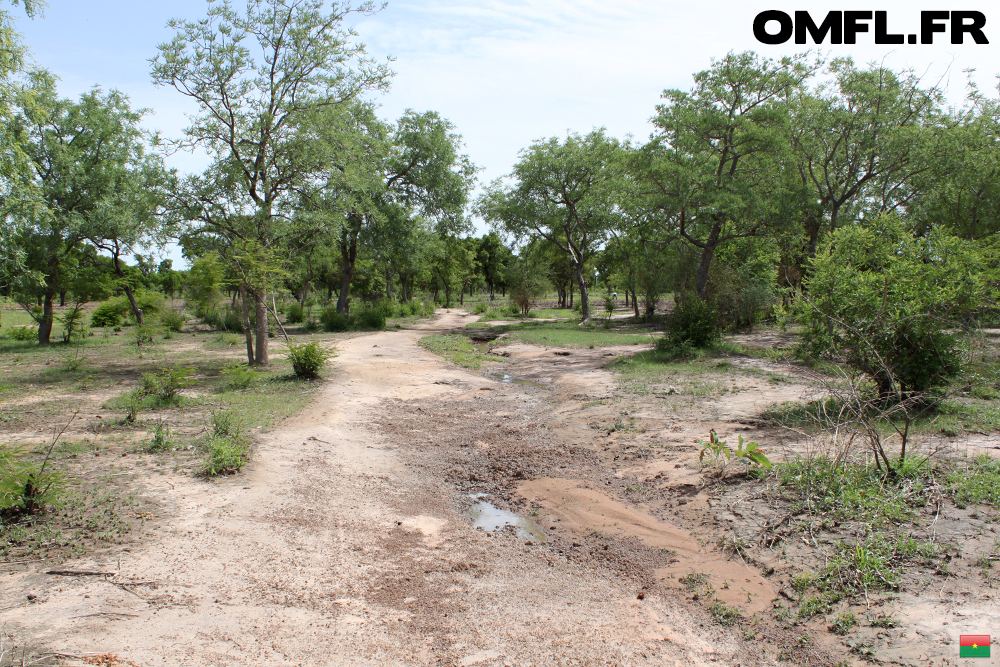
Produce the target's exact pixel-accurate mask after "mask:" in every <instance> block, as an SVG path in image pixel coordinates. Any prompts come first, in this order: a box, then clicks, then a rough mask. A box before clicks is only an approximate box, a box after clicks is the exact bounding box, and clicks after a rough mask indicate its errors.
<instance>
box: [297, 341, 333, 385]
mask: <svg viewBox="0 0 1000 667" xmlns="http://www.w3.org/2000/svg"><path fill="white" fill-rule="evenodd" d="M335 356H337V351H336V350H333V349H330V348H322V347H320V346H319V343H317V342H312V343H303V344H301V345H296V344H295V343H289V344H288V358H289V359H290V360H291V361H292V369H293V370H294V371H295V375H297V376H298V377H303V378H311V377H317V376H318V375H319V371H320V369H321V368H323V366H325V365H326V363H327V361H329V360H330V359H332V358H333V357H335Z"/></svg>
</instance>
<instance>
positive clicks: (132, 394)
mask: <svg viewBox="0 0 1000 667" xmlns="http://www.w3.org/2000/svg"><path fill="white" fill-rule="evenodd" d="M114 403H117V407H121V408H123V409H124V410H125V422H126V423H128V424H134V423H136V421H138V419H139V413H140V412H142V410H143V408H145V407H146V397H145V396H144V395H143V394H142V393H140V392H139V390H138V389H133V390H132V391H129V392H126V393H124V394H122V395H121V396H119V397H118V399H117V400H116V401H114Z"/></svg>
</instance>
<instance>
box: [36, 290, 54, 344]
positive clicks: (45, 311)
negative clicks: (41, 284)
mask: <svg viewBox="0 0 1000 667" xmlns="http://www.w3.org/2000/svg"><path fill="white" fill-rule="evenodd" d="M54 298H55V293H53V292H46V293H45V298H44V300H43V301H42V321H41V322H39V323H38V344H39V345H48V344H49V338H50V337H51V336H52V320H53V313H52V300H53V299H54Z"/></svg>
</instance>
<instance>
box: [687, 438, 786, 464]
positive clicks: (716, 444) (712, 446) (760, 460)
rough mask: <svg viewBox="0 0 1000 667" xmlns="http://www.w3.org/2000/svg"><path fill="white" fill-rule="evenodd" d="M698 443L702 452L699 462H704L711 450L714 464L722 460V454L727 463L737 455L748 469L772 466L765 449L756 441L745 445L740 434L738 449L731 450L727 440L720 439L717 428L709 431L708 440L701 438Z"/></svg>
mask: <svg viewBox="0 0 1000 667" xmlns="http://www.w3.org/2000/svg"><path fill="white" fill-rule="evenodd" d="M698 444H699V445H701V454H699V456H698V461H699V462H702V461H703V460H704V458H705V454H706V453H708V452H710V453H711V454H712V455H713V456H714V459H713V464H716V465H717V464H718V463H719V462H720V461H721V459H722V456H725V457H726V463H728V462H729V461H730V460H731V457H733V456H735V457H736V458H737V459H740V460H742V461H743V462H744V463H746V465H747V468H748V469H750V468H756V467H764V468H770V467H771V461H770V460H768V458H767V456H765V455H764V450H763V449H760V446H759V445H758V444H757V443H756V442H749V443H746V446H745V447H744V444H743V436H742V435H741V436H739V444H737V445H736V451H731V450H730V449H729V447H728V445H726V441H725V440H719V436H718V435H716V433H715V429H712V430H711V431H709V438H708V442H704V441H703V440H699V441H698ZM723 467H725V463H724V464H723Z"/></svg>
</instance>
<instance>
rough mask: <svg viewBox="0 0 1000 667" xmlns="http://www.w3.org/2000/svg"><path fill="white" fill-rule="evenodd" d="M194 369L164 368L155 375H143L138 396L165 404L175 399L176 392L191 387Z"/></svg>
mask: <svg viewBox="0 0 1000 667" xmlns="http://www.w3.org/2000/svg"><path fill="white" fill-rule="evenodd" d="M194 372H195V369H194V368H165V369H163V370H161V371H159V372H157V373H143V374H142V378H141V384H140V386H139V388H138V389H137V392H138V394H139V395H140V396H151V397H153V398H154V399H155V400H156V401H157V402H160V403H167V402H170V401H172V400H174V399H175V398H176V397H177V392H178V391H180V390H181V389H184V388H185V387H190V386H192V385H193V384H194V383H195V381H194V379H192V378H191V375H193V374H194Z"/></svg>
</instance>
